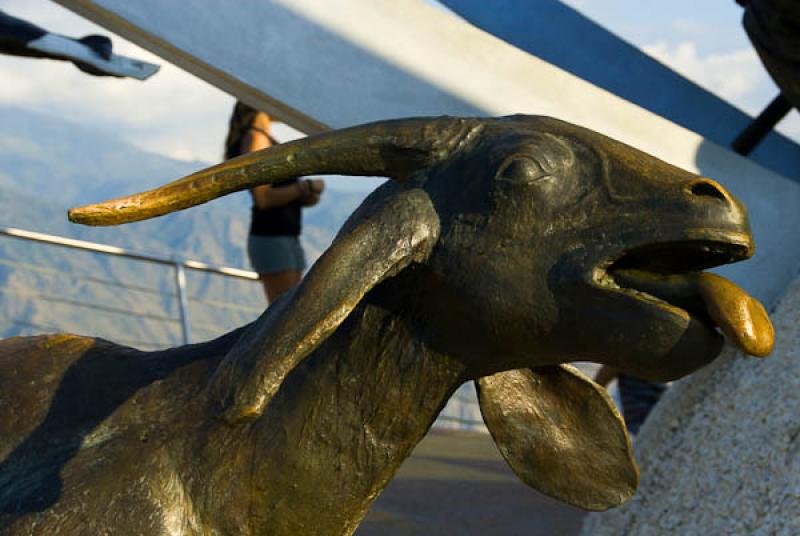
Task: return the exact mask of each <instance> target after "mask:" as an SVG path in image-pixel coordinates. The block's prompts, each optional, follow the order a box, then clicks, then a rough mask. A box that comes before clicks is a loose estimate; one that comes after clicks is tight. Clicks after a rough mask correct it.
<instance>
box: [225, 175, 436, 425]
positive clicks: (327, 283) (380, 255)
mask: <svg viewBox="0 0 800 536" xmlns="http://www.w3.org/2000/svg"><path fill="white" fill-rule="evenodd" d="M362 214H364V215H363V217H362V218H360V219H359V221H355V222H354V223H352V224H350V225H348V227H347V229H345V230H343V231H342V232H341V233H340V234H339V236H338V237H337V239H336V240H335V241H334V243H333V244H332V245H331V247H330V248H328V250H327V251H326V252H325V253H324V254H323V255H322V256H321V257H320V258H319V260H317V262H316V263H315V264H314V266H313V267H312V268H311V270H310V271H309V272H308V274H307V275H306V277H305V278H304V280H303V281H302V283H301V284H300V285H299V286H298V287H297V288H295V289H294V290H293V291H291V293H288V294H287V295H285V296H282V297H281V299H280V300H278V301H277V302H276V303H275V304H274V305H273V306H271V307H269V308H268V309H267V311H266V312H265V313H264V314H263V315H262V316H261V318H259V320H257V321H256V322H255V324H254V325H253V326H251V328H250V329H249V330H248V331H247V332H245V334H244V335H242V338H241V339H240V340H239V341H238V342H237V343H236V345H235V346H234V347H233V348H232V349H231V350H230V352H229V353H228V354H227V355H226V356H225V358H224V359H223V361H222V363H221V364H220V366H219V367H218V369H217V371H216V372H215V374H214V377H213V378H212V382H211V387H210V388H211V390H212V393H213V395H214V396H215V397H216V398H217V400H219V402H220V403H221V405H222V407H223V408H224V411H225V417H226V418H227V420H228V421H229V422H239V421H242V420H249V419H252V418H256V417H258V416H260V415H261V413H262V412H263V410H264V408H265V406H266V405H267V403H269V401H270V400H271V399H272V397H273V396H274V395H275V393H276V392H277V391H278V389H279V388H280V386H281V384H282V383H283V380H284V379H285V378H286V376H287V375H288V374H289V372H291V370H292V369H293V368H294V367H295V366H297V364H298V363H300V362H301V361H302V360H303V359H304V358H305V357H307V356H308V355H309V354H310V353H311V352H312V351H313V350H314V349H315V348H316V347H317V346H318V345H319V344H320V343H321V342H322V341H324V340H325V339H326V338H327V337H328V335H330V334H331V333H332V332H333V331H334V330H336V328H337V327H338V326H339V325H340V324H341V323H342V322H343V321H344V320H345V318H347V316H348V315H349V314H350V312H351V311H352V310H353V309H354V308H355V307H356V306H357V305H358V303H359V301H360V300H361V298H362V297H363V296H364V295H365V294H366V293H367V292H369V290H370V289H372V288H373V287H374V286H375V285H377V284H378V283H380V282H381V281H383V280H384V279H386V278H388V277H391V276H393V275H395V274H397V273H398V272H400V271H401V270H403V269H404V268H405V267H407V266H408V265H409V264H411V263H413V262H421V261H424V260H425V259H426V258H427V257H428V255H429V254H430V252H431V249H432V247H433V244H434V243H435V242H436V240H437V239H438V237H439V218H438V215H437V214H436V211H435V209H434V207H433V205H432V203H431V201H430V199H429V198H428V195H427V194H426V193H425V192H424V191H422V190H419V189H410V190H404V191H401V192H400V193H397V194H394V195H393V196H392V197H390V198H389V199H387V200H386V201H384V202H383V203H382V204H380V205H377V208H375V207H369V206H368V207H366V209H365V211H362Z"/></svg>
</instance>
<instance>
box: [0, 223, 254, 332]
mask: <svg viewBox="0 0 800 536" xmlns="http://www.w3.org/2000/svg"><path fill="white" fill-rule="evenodd" d="M0 235H3V236H8V237H12V238H17V239H20V240H28V241H33V242H39V243H45V244H53V245H56V246H61V247H65V248H72V249H79V250H83V251H91V252H95V253H103V254H106V255H112V256H116V257H123V258H126V259H133V260H137V261H143V262H147V263H152V264H160V265H166V266H171V267H172V268H173V269H174V282H175V288H176V290H177V298H178V311H179V318H180V324H181V332H182V335H183V343H184V344H188V343H190V342H192V335H191V327H190V323H189V302H188V297H187V294H186V270H196V271H199V272H206V273H213V274H219V275H224V276H227V277H232V278H237V279H246V280H258V274H257V273H256V272H252V271H250V270H243V269H241V268H231V267H229V266H217V265H213V264H208V263H204V262H199V261H193V260H188V259H181V258H179V257H177V256H173V257H168V256H164V255H156V254H148V253H141V252H136V251H132V250H128V249H125V248H122V247H118V246H110V245H108V244H99V243H97V242H88V241H85V240H77V239H74V238H66V237H63V236H55V235H50V234H45V233H38V232H35V231H26V230H24V229H16V228H13V227H0ZM54 299H56V298H54ZM75 305H80V304H77V303H76V304H75ZM95 307H96V306H95ZM160 320H164V318H160Z"/></svg>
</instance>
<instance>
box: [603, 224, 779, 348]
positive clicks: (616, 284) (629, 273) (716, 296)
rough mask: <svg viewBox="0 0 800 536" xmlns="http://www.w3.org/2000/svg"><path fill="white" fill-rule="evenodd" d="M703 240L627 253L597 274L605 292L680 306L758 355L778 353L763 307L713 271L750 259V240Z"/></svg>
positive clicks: (672, 308)
mask: <svg viewBox="0 0 800 536" xmlns="http://www.w3.org/2000/svg"><path fill="white" fill-rule="evenodd" d="M738 238H739V237H731V240H730V241H723V240H712V239H698V240H686V241H680V242H667V243H662V244H654V245H648V246H644V247H641V248H636V249H634V250H631V251H629V252H626V253H625V254H624V255H623V256H621V257H619V258H618V259H616V260H614V261H613V262H611V263H610V264H609V265H608V266H607V267H606V268H605V269H604V270H601V271H600V273H598V274H597V275H598V276H599V277H597V279H596V280H597V282H598V284H600V285H601V286H603V287H604V288H607V289H609V290H612V291H617V292H621V293H624V294H626V295H629V296H631V297H633V298H635V299H636V300H638V301H640V302H644V303H648V304H651V305H654V306H659V307H662V308H666V309H671V310H673V311H674V308H678V309H680V310H681V311H683V312H685V313H686V314H689V315H691V316H693V317H694V318H696V319H698V320H700V321H702V322H703V323H705V324H711V325H713V326H715V327H717V328H719V330H720V331H722V332H723V333H724V334H725V335H726V337H727V338H728V339H729V340H730V341H731V342H732V343H733V344H735V345H736V346H737V347H739V348H740V349H741V350H743V351H744V352H746V353H748V354H750V355H755V356H766V355H767V354H769V353H770V351H771V350H772V346H773V343H774V330H773V328H772V325H771V323H770V321H769V317H768V316H767V313H766V311H765V310H764V307H763V305H761V303H759V302H758V300H756V299H755V298H753V297H752V296H750V295H749V294H747V293H746V292H745V291H744V290H742V289H741V288H740V287H738V286H737V285H736V284H734V283H733V282H731V281H729V280H727V279H725V278H724V277H721V276H719V275H716V274H712V273H707V272H702V270H704V269H707V268H712V267H715V266H720V265H723V264H730V263H733V262H738V261H741V260H744V259H747V258H749V257H750V256H751V255H752V246H751V243H750V242H749V240H740V239H738Z"/></svg>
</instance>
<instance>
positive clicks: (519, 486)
mask: <svg viewBox="0 0 800 536" xmlns="http://www.w3.org/2000/svg"><path fill="white" fill-rule="evenodd" d="M583 516H584V512H583V511H582V510H579V509H577V508H572V507H570V506H566V505H564V504H562V503H559V502H557V501H554V500H552V499H549V498H547V497H545V496H543V495H541V494H539V493H537V492H535V491H534V490H532V489H531V488H529V487H528V486H526V485H525V484H523V483H522V482H520V480H519V479H518V478H517V477H516V476H515V475H514V474H513V473H512V472H511V470H510V469H509V468H508V466H507V465H506V463H505V461H504V460H503V459H502V457H501V456H500V453H499V452H498V451H497V447H495V445H494V442H493V441H492V439H491V437H489V436H488V435H486V434H477V433H465V432H449V431H433V432H431V433H429V434H428V435H427V437H426V438H425V439H424V440H423V441H422V442H421V443H420V444H419V445H418V446H417V448H416V449H415V450H414V453H413V454H412V455H411V457H410V458H409V459H408V460H406V462H405V463H404V464H403V466H402V467H401V468H400V471H399V473H398V475H397V476H396V477H395V478H394V480H392V482H391V483H390V484H389V486H388V487H387V488H386V489H385V490H384V492H383V493H382V494H381V496H380V497H379V498H378V500H377V501H376V502H375V504H373V506H372V509H371V510H370V512H369V514H368V515H367V518H366V519H365V520H364V522H363V523H362V524H361V527H360V528H359V529H358V530H357V531H356V535H357V536H401V535H412V534H413V535H424V536H428V535H431V536H436V535H447V536H451V535H458V536H462V535H463V536H468V535H473V534H474V535H498V536H499V535H503V536H505V535H508V536H512V535H513V536H539V535H541V536H571V535H575V534H578V532H579V530H580V526H581V523H582V521H583Z"/></svg>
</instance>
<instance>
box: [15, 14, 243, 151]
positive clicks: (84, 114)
mask: <svg viewBox="0 0 800 536" xmlns="http://www.w3.org/2000/svg"><path fill="white" fill-rule="evenodd" d="M0 9H3V10H4V11H6V12H7V13H8V14H10V15H12V16H17V17H20V18H24V19H26V20H29V21H30V22H32V23H34V24H38V25H40V26H42V27H44V28H45V29H47V30H50V31H55V32H58V33H62V34H64V35H68V36H75V37H78V36H82V35H86V34H87V33H101V34H106V35H110V36H111V37H112V39H113V42H114V51H115V52H116V53H118V54H124V55H127V56H133V57H136V58H139V59H143V60H146V61H150V62H152V63H157V64H159V65H161V70H160V71H159V72H158V73H157V74H156V75H154V76H153V77H152V78H150V79H149V80H147V81H145V82H139V81H136V80H127V79H124V80H123V79H116V78H106V77H102V78H101V77H94V76H88V75H86V74H84V73H82V72H81V71H79V70H78V69H76V68H75V67H74V66H72V65H71V64H69V63H66V62H57V61H51V60H37V59H32V58H16V57H11V56H0V80H3V83H2V84H0V104H3V105H11V106H14V105H19V106H24V107H27V108H32V109H36V110H39V111H43V112H47V113H50V114H53V115H55V116H58V117H63V118H67V119H72V120H76V121H80V122H82V123H92V124H94V125H96V126H98V127H100V128H103V129H107V130H110V131H113V132H114V133H115V134H116V135H118V136H120V137H122V138H123V139H126V140H128V141H130V142H132V143H134V144H136V145H138V146H139V147H142V148H145V149H147V150H151V151H153V152H156V153H160V154H164V155H167V156H170V157H173V158H181V159H187V160H202V161H205V162H215V161H218V160H219V159H220V158H221V154H222V142H223V139H224V136H225V131H226V128H227V120H228V116H229V115H230V110H231V108H232V106H233V98H232V97H230V96H229V95H227V94H225V93H223V92H222V91H220V90H218V89H216V88H214V87H212V86H210V85H209V84H207V83H206V82H203V81H202V80H200V79H199V78H196V77H194V76H193V75H190V74H188V73H186V72H185V71H182V70H180V69H178V68H177V67H175V66H173V65H171V64H169V63H166V62H165V61H164V60H162V59H161V58H158V57H157V56H155V55H153V54H151V53H149V52H147V51H145V50H143V49H141V48H139V47H137V46H136V45H134V44H132V43H130V42H127V41H125V40H123V39H122V38H120V37H118V36H115V35H113V34H109V32H108V31H106V30H104V29H102V28H99V27H97V26H95V25H93V24H92V23H90V22H88V21H86V20H85V19H82V18H80V17H78V16H77V15H74V14H72V13H71V12H69V11H67V10H65V9H63V8H61V7H59V6H55V5H53V4H51V3H49V2H43V1H41V0H35V1H31V0H26V1H25V2H21V1H18V0H16V1H5V2H2V3H0Z"/></svg>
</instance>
